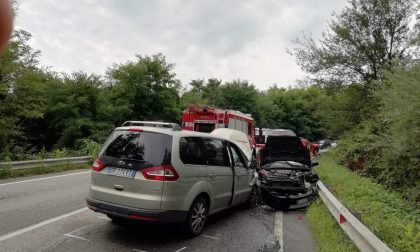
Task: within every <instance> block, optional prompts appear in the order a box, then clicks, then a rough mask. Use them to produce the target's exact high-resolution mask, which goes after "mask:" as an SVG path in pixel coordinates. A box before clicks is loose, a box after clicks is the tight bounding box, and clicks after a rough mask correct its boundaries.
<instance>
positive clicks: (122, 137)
mask: <svg viewBox="0 0 420 252" xmlns="http://www.w3.org/2000/svg"><path fill="white" fill-rule="evenodd" d="M171 151H172V136H169V135H165V134H160V133H155V132H132V131H121V130H116V131H114V132H113V133H112V134H111V136H110V137H109V138H108V140H107V141H106V143H105V145H104V148H103V149H102V151H101V152H100V154H99V157H100V159H101V160H102V161H104V162H106V161H110V162H112V161H115V160H116V159H118V160H127V161H133V162H135V164H136V166H137V168H141V167H150V166H160V165H167V164H170V163H171ZM138 166H140V167H138Z"/></svg>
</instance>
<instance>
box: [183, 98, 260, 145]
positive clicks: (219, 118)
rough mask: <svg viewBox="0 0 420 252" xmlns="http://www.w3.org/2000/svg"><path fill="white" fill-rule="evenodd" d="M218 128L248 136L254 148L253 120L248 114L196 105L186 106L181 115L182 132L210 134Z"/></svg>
mask: <svg viewBox="0 0 420 252" xmlns="http://www.w3.org/2000/svg"><path fill="white" fill-rule="evenodd" d="M218 128H229V129H236V130H239V131H242V132H244V133H245V134H246V135H247V136H248V139H249V142H250V144H251V146H252V149H254V148H255V139H254V119H253V118H252V116H251V115H250V114H244V113H241V112H239V111H235V110H226V109H218V108H214V107H210V106H207V105H196V104H190V105H188V106H187V108H186V109H185V110H184V112H183V113H182V129H183V130H191V131H199V132H208V133H210V132H212V131H213V130H215V129H218Z"/></svg>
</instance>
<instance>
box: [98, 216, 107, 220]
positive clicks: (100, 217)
mask: <svg viewBox="0 0 420 252" xmlns="http://www.w3.org/2000/svg"><path fill="white" fill-rule="evenodd" d="M96 217H98V218H99V219H103V220H110V218H107V217H104V216H96Z"/></svg>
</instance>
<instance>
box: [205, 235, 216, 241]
mask: <svg viewBox="0 0 420 252" xmlns="http://www.w3.org/2000/svg"><path fill="white" fill-rule="evenodd" d="M201 236H203V237H207V238H210V239H214V240H220V238H219V237H214V236H209V235H201Z"/></svg>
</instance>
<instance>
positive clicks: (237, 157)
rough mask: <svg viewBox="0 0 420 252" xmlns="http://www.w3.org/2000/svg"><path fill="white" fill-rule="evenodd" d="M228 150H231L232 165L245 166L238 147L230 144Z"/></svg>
mask: <svg viewBox="0 0 420 252" xmlns="http://www.w3.org/2000/svg"><path fill="white" fill-rule="evenodd" d="M230 150H231V153H232V158H233V163H234V165H235V166H239V167H244V168H246V167H247V165H246V162H245V159H244V157H243V155H242V153H241V152H240V150H239V148H238V147H237V146H235V145H232V144H230Z"/></svg>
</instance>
